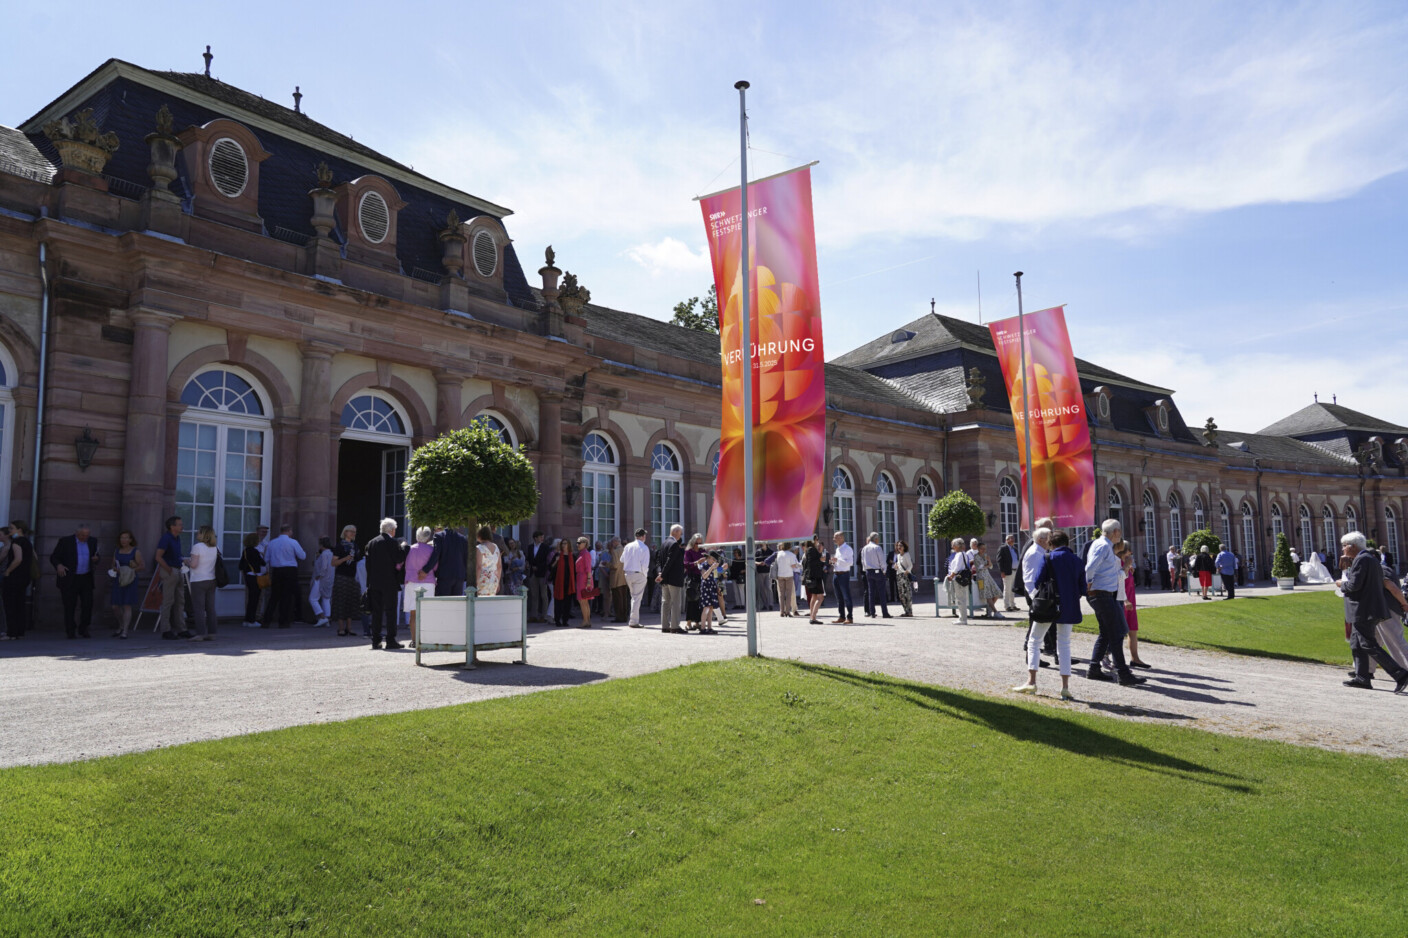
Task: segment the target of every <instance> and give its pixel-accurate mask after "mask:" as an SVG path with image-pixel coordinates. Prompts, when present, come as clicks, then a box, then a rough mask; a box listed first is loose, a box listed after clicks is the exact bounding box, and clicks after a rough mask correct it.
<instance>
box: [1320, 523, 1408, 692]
mask: <svg viewBox="0 0 1408 938" xmlns="http://www.w3.org/2000/svg"><path fill="white" fill-rule="evenodd" d="M1340 544H1341V545H1342V547H1343V550H1342V552H1341V555H1342V556H1343V557H1345V558H1346V559H1347V560H1349V561H1350V564H1349V569H1348V570H1346V571H1345V573H1344V578H1343V579H1341V580H1339V581H1337V582H1336V583H1335V585H1336V586H1338V587H1339V588H1340V591H1341V592H1343V593H1344V611H1345V615H1346V616H1348V617H1349V624H1350V625H1351V626H1352V627H1353V628H1354V631H1353V632H1351V633H1350V636H1349V648H1350V651H1351V653H1353V655H1354V677H1352V678H1350V679H1349V680H1348V681H1345V682H1344V685H1345V686H1346V687H1362V688H1365V689H1366V690H1367V689H1368V688H1371V687H1373V686H1374V685H1373V682H1372V681H1370V680H1369V678H1370V676H1371V675H1372V674H1373V673H1374V666H1373V665H1372V664H1370V663H1369V662H1370V659H1373V660H1374V661H1377V662H1378V663H1379V667H1381V668H1383V669H1384V670H1385V671H1387V672H1388V674H1389V676H1390V677H1392V678H1393V680H1394V688H1393V692H1394V693H1395V694H1401V693H1403V692H1404V691H1405V690H1408V671H1405V670H1404V669H1403V668H1400V667H1399V666H1398V662H1396V661H1394V660H1393V658H1392V657H1390V655H1389V653H1388V652H1386V651H1384V649H1383V647H1382V646H1380V645H1379V639H1378V634H1377V630H1378V625H1379V623H1380V622H1382V621H1383V620H1385V619H1387V618H1388V617H1389V616H1388V603H1387V601H1386V600H1385V599H1384V571H1383V567H1382V566H1380V565H1379V555H1378V553H1377V552H1376V551H1372V550H1369V549H1368V548H1367V546H1366V545H1367V542H1366V541H1365V538H1364V535H1363V534H1360V533H1359V532H1358V531H1351V532H1349V533H1348V534H1346V535H1345V536H1344V537H1342V538H1340Z"/></svg>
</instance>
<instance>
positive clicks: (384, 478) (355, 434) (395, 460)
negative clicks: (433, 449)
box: [341, 391, 414, 539]
mask: <svg viewBox="0 0 1408 938" xmlns="http://www.w3.org/2000/svg"><path fill="white" fill-rule="evenodd" d="M409 426H410V419H409V418H408V417H407V415H406V412H405V411H404V410H403V409H402V408H401V405H400V404H397V403H396V402H395V401H393V400H391V399H390V398H389V397H385V396H383V395H382V394H381V393H380V392H371V391H368V392H366V393H363V394H358V395H357V396H356V397H354V398H352V399H351V400H350V401H348V402H347V403H346V404H344V405H343V407H342V437H341V438H342V439H343V440H360V441H362V442H366V443H376V444H379V446H380V451H379V452H380V458H381V517H383V518H392V519H394V520H395V521H396V533H397V534H399V535H401V536H402V537H405V538H408V539H410V538H413V537H414V532H413V531H411V527H410V521H409V519H407V517H406V467H407V465H408V464H409V463H410V460H411V433H410V430H409V429H407V428H408V427H409ZM374 455H375V454H374Z"/></svg>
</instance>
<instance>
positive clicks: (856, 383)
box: [534, 290, 932, 412]
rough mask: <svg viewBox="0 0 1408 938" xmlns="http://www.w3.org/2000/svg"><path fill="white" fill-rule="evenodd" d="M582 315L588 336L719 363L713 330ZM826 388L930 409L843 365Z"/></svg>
mask: <svg viewBox="0 0 1408 938" xmlns="http://www.w3.org/2000/svg"><path fill="white" fill-rule="evenodd" d="M534 294H535V295H537V296H541V293H540V292H539V291H537V290H534ZM582 315H583V317H584V318H585V319H586V320H587V334H588V335H593V336H599V337H601V338H604V339H612V340H616V341H620V340H621V339H622V338H623V337H629V339H630V342H631V344H632V345H637V346H640V347H641V348H645V349H648V350H650V351H652V352H656V353H659V354H665V355H673V356H676V357H678V358H682V359H685V360H687V361H695V362H700V363H703V364H710V365H717V364H718V362H719V337H718V334H717V333H713V332H704V331H702V330H699V329H686V328H684V327H683V326H676V325H674V324H673V323H669V322H664V321H662V320H659V319H652V318H651V317H649V316H642V315H639V314H637V313H627V312H623V311H621V310H619V309H612V308H610V307H609V306H599V305H597V304H594V303H589V304H587V306H586V307H585V308H584V309H583V311H582ZM826 390H827V393H828V394H834V395H836V396H837V397H842V398H846V397H851V398H860V399H862V400H867V401H872V402H875V403H879V404H890V405H892V406H894V407H899V408H904V409H906V410H914V411H921V412H932V408H930V407H929V406H927V405H926V404H925V403H924V402H923V401H921V400H919V399H917V398H915V397H913V396H911V395H909V394H907V393H905V391H904V390H903V389H901V388H899V387H897V386H896V385H895V383H894V382H891V381H888V380H886V379H884V378H878V377H876V376H875V375H872V374H870V373H869V372H866V371H861V370H860V369H858V368H847V367H845V366H844V365H836V364H827V366H826Z"/></svg>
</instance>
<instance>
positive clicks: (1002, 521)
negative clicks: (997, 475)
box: [997, 476, 1022, 543]
mask: <svg viewBox="0 0 1408 938" xmlns="http://www.w3.org/2000/svg"><path fill="white" fill-rule="evenodd" d="M1019 493H1020V490H1019V489H1018V488H1017V483H1016V482H1014V481H1012V479H1011V478H1009V477H1007V476H1003V477H1002V479H1001V480H999V481H998V483H997V526H998V534H1000V535H1001V536H1002V541H1003V543H1006V542H1007V535H1009V534H1017V533H1018V528H1019V527H1020V526H1021V524H1022V522H1021V517H1020V515H1021V495H1020V494H1019Z"/></svg>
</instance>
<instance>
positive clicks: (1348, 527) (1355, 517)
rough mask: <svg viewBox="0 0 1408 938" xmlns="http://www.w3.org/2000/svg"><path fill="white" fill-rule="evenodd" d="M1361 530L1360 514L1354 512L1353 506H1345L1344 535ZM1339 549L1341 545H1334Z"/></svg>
mask: <svg viewBox="0 0 1408 938" xmlns="http://www.w3.org/2000/svg"><path fill="white" fill-rule="evenodd" d="M1358 530H1359V512H1357V511H1355V510H1354V506H1353V505H1345V506H1344V533H1346V534H1348V533H1349V532H1350V531H1358ZM1333 546H1335V547H1338V546H1339V545H1337V544H1336V545H1333Z"/></svg>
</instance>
